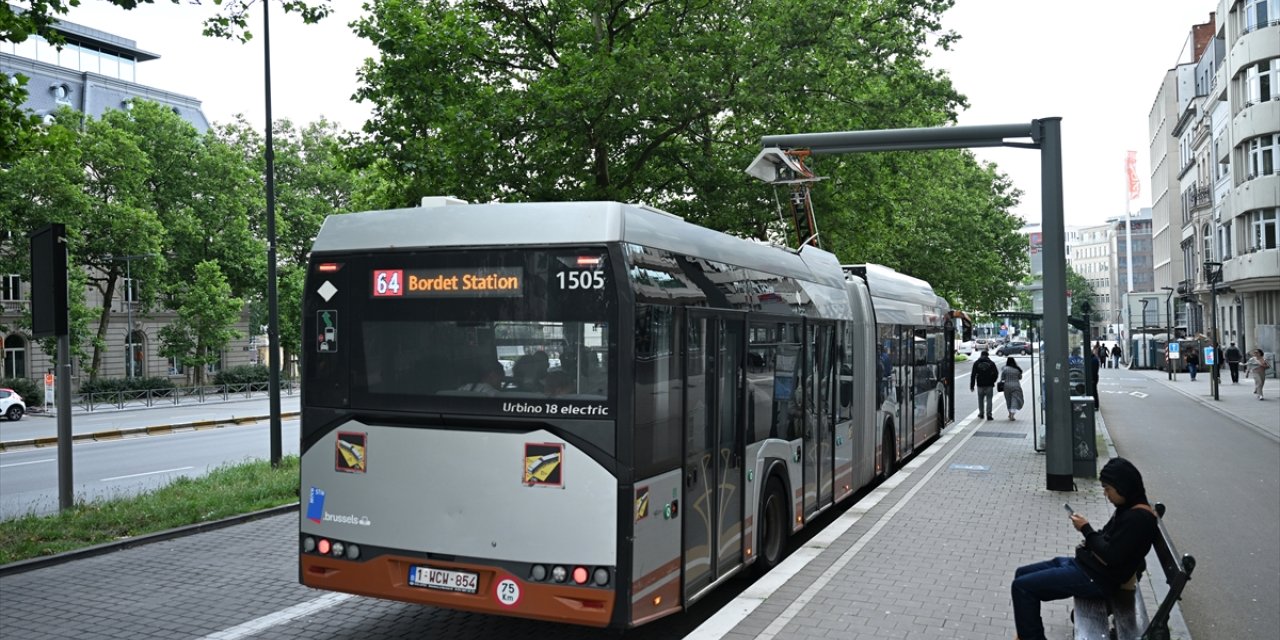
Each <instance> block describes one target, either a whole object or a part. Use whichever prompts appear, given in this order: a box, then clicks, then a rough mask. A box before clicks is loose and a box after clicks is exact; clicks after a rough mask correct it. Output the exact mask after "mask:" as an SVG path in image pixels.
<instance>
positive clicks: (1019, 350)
mask: <svg viewBox="0 0 1280 640" xmlns="http://www.w3.org/2000/svg"><path fill="white" fill-rule="evenodd" d="M996 355H998V356H1019V355H1021V356H1029V355H1031V343H1030V342H1027V341H1026V340H1012V341H1010V342H1006V343H1005V344H1002V345H1000V348H999V349H996Z"/></svg>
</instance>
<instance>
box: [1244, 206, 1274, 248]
mask: <svg viewBox="0 0 1280 640" xmlns="http://www.w3.org/2000/svg"><path fill="white" fill-rule="evenodd" d="M1276 211H1280V209H1261V210H1258V211H1254V212H1253V213H1252V214H1251V215H1250V218H1252V219H1253V246H1252V247H1250V248H1251V249H1254V250H1255V251H1256V250H1258V249H1275V248H1276V246H1277V245H1276Z"/></svg>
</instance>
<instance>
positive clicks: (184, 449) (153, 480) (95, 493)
mask: <svg viewBox="0 0 1280 640" xmlns="http://www.w3.org/2000/svg"><path fill="white" fill-rule="evenodd" d="M154 419H158V416H145V415H137V414H135V415H134V416H133V421H134V422H148V421H149V420H154ZM27 420H32V421H35V420H37V419H35V418H28V419H27ZM40 420H41V421H42V422H41V423H40V424H46V425H47V424H50V423H53V422H54V421H52V420H48V419H40ZM24 421H25V420H24ZM117 423H120V417H119V416H117ZM268 424H269V423H268V421H260V422H257V423H249V424H241V425H233V426H226V427H219V428H210V429H202V430H198V431H196V430H192V431H180V432H175V433H171V434H165V435H154V436H138V437H126V438H122V439H119V440H105V441H100V442H92V441H89V442H77V443H75V444H74V445H73V447H72V477H73V480H72V482H73V485H72V494H73V496H74V497H75V498H76V499H77V500H79V499H84V500H94V499H101V498H109V497H116V496H127V495H134V494H137V493H140V492H143V491H147V490H151V489H155V488H158V487H160V486H163V485H165V484H168V483H169V482H171V481H172V480H173V479H174V478H177V477H179V476H188V477H198V476H201V475H204V474H205V473H208V472H209V471H210V470H211V469H214V468H217V467H219V466H222V465H225V464H230V463H236V462H241V461H244V460H247V459H255V458H256V459H265V458H267V457H268V456H269V455H270V436H269V430H268ZM116 428H119V427H116ZM282 443H283V446H284V453H285V454H286V455H289V454H296V453H297V452H298V421H297V419H292V420H284V421H283V422H282ZM57 454H58V451H57V448H56V447H41V448H26V449H17V450H14V451H6V452H3V453H0V519H8V518H13V517H17V516H20V515H24V514H27V513H35V514H47V513H53V512H56V511H57V509H58V464H57Z"/></svg>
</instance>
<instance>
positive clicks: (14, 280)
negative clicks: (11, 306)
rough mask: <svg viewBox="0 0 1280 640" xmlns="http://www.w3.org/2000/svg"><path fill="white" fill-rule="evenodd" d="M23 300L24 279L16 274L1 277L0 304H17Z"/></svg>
mask: <svg viewBox="0 0 1280 640" xmlns="http://www.w3.org/2000/svg"><path fill="white" fill-rule="evenodd" d="M21 299H22V278H19V277H18V276H17V275H16V274H12V273H11V274H8V275H3V276H0V302H17V301H19V300H21Z"/></svg>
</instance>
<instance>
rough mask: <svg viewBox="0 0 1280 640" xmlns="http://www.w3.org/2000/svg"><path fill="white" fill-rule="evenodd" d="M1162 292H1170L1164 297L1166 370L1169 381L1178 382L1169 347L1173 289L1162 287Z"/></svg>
mask: <svg viewBox="0 0 1280 640" xmlns="http://www.w3.org/2000/svg"><path fill="white" fill-rule="evenodd" d="M1160 289H1161V290H1162V291H1168V292H1169V294H1168V295H1166V296H1165V297H1164V327H1165V334H1164V368H1165V369H1166V370H1168V374H1169V379H1170V380H1177V379H1178V378H1177V373H1176V372H1175V370H1176V369H1177V367H1174V366H1173V361H1172V360H1170V359H1169V353H1170V350H1169V345H1170V344H1172V343H1173V287H1160Z"/></svg>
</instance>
